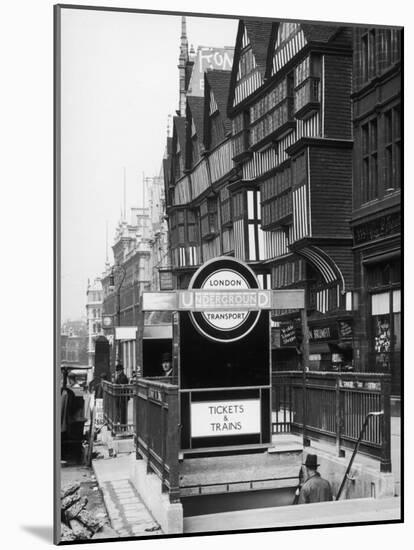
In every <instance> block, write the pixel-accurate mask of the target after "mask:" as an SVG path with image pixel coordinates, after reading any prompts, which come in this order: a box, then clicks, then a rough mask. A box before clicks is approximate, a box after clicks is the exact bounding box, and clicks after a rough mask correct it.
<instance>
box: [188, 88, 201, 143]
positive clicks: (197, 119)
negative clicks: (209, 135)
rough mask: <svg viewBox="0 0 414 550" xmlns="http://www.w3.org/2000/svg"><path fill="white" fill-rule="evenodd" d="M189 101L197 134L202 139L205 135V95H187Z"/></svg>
mask: <svg viewBox="0 0 414 550" xmlns="http://www.w3.org/2000/svg"><path fill="white" fill-rule="evenodd" d="M187 103H188V107H189V109H190V111H191V117H192V119H193V121H194V126H195V129H196V132H197V136H198V138H199V140H200V141H202V140H203V137H204V97H198V96H187Z"/></svg>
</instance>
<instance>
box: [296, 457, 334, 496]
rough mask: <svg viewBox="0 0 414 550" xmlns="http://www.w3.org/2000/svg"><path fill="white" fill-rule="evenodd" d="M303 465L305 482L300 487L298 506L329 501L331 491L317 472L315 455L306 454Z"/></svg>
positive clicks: (327, 483)
mask: <svg viewBox="0 0 414 550" xmlns="http://www.w3.org/2000/svg"><path fill="white" fill-rule="evenodd" d="M303 465H304V467H305V479H306V481H305V483H304V484H303V485H302V489H301V491H300V494H299V502H298V504H307V503H312V502H326V501H331V500H332V489H331V486H330V484H329V481H327V480H326V479H323V478H322V477H321V475H320V473H319V472H317V468H318V466H319V464H318V457H317V455H313V454H308V455H307V457H306V460H305V462H304V464H303Z"/></svg>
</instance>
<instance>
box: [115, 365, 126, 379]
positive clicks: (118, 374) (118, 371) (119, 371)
mask: <svg viewBox="0 0 414 550" xmlns="http://www.w3.org/2000/svg"><path fill="white" fill-rule="evenodd" d="M115 384H128V377H127V375H126V374H125V373H124V367H123V365H121V363H118V365H117V366H116V367H115Z"/></svg>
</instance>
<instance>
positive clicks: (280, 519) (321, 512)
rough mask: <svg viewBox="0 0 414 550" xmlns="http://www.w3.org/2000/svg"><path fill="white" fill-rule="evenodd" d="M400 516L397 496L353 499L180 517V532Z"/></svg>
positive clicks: (349, 521)
mask: <svg viewBox="0 0 414 550" xmlns="http://www.w3.org/2000/svg"><path fill="white" fill-rule="evenodd" d="M400 519H401V500H400V498H399V497H393V498H385V499H372V498H363V499H353V500H340V501H335V502H320V503H317V504H300V505H296V506H282V507H274V508H259V509H253V510H240V511H236V512H223V513H220V514H208V515H204V516H192V517H186V518H184V533H206V532H211V531H215V532H219V531H228V530H232V531H233V530H243V529H245V530H246V529H264V528H279V527H294V526H304V525H329V524H341V523H343V524H345V523H355V522H370V521H388V520H400Z"/></svg>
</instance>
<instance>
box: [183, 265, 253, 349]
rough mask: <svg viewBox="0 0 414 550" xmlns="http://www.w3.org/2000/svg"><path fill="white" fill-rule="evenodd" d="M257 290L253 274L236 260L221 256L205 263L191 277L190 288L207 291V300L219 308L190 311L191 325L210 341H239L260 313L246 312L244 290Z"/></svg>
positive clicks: (246, 303) (247, 307)
mask: <svg viewBox="0 0 414 550" xmlns="http://www.w3.org/2000/svg"><path fill="white" fill-rule="evenodd" d="M258 288H259V284H258V282H257V279H256V275H255V274H254V273H253V271H252V270H251V269H250V267H248V266H247V265H246V264H244V263H242V262H240V261H239V260H236V259H235V258H229V257H227V256H224V257H220V258H215V259H213V260H210V261H208V262H206V263H205V264H203V265H202V266H201V267H200V269H198V271H196V273H195V274H194V276H193V278H192V279H191V281H190V285H189V289H201V290H206V291H208V295H207V293H206V299H208V301H209V303H210V304H211V303H212V301H214V303H215V304H220V308H218V309H217V310H214V309H212V308H211V307H209V308H206V311H197V312H196V311H191V312H190V318H191V321H192V323H193V325H194V326H195V328H196V329H197V330H198V331H199V332H200V333H201V334H203V335H204V336H206V337H207V338H209V339H210V340H215V341H218V342H234V341H236V340H240V339H241V338H243V337H244V336H246V335H247V334H248V333H249V332H250V331H251V330H252V329H253V327H254V326H255V324H256V323H257V321H258V319H259V315H260V311H257V310H256V311H251V310H249V298H248V295H247V294H248V293H246V292H243V291H246V290H250V289H258ZM223 304H224V307H223ZM243 305H246V309H243ZM232 306H233V308H234V309H232Z"/></svg>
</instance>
